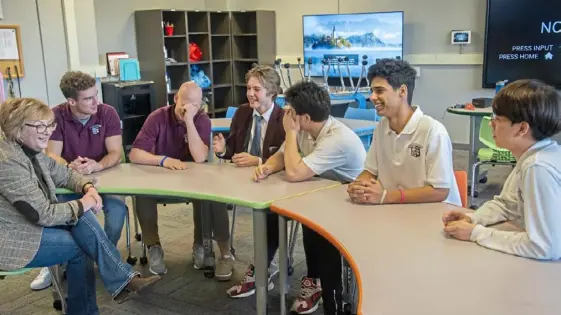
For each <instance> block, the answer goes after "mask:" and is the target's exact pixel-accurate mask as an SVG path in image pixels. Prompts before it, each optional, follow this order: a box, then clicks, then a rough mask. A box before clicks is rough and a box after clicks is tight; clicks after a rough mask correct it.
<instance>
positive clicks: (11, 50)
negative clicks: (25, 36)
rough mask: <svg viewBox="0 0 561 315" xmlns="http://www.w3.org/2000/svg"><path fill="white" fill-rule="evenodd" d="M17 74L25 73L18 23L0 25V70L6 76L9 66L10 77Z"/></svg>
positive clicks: (20, 75)
mask: <svg viewBox="0 0 561 315" xmlns="http://www.w3.org/2000/svg"><path fill="white" fill-rule="evenodd" d="M16 67H17V74H19V77H20V78H22V77H23V76H24V75H25V71H24V68H23V50H22V49H21V32H20V28H19V25H0V72H2V74H3V75H4V78H8V71H7V69H8V68H10V72H11V75H12V78H16Z"/></svg>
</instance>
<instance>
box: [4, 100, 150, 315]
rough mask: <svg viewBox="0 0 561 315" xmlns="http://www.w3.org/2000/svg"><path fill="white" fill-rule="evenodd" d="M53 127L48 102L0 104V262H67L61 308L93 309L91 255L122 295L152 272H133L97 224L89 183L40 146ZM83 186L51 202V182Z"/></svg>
mask: <svg viewBox="0 0 561 315" xmlns="http://www.w3.org/2000/svg"><path fill="white" fill-rule="evenodd" d="M55 128H56V122H55V121H54V115H53V112H52V111H51V109H50V108H49V106H47V105H46V104H44V103H42V102H41V101H39V100H36V99H32V98H15V99H10V100H8V101H6V102H5V103H4V104H2V105H1V106H0V130H1V132H0V134H1V136H0V218H1V220H0V244H2V246H0V269H1V270H14V269H19V268H24V267H27V268H36V267H48V266H52V265H58V264H63V263H67V265H68V267H67V269H66V275H67V279H68V314H98V313H99V311H98V308H97V304H96V295H95V291H96V290H95V274H94V268H93V262H95V263H96V264H97V265H98V267H99V273H100V275H101V278H102V280H103V283H104V285H105V288H106V289H107V291H108V292H109V293H110V294H111V296H113V298H114V299H115V300H116V301H117V302H119V303H122V302H124V301H125V300H127V299H128V298H129V297H130V296H131V294H133V293H138V292H139V291H140V290H142V289H145V288H146V287H148V286H149V285H151V284H153V283H154V282H155V281H157V280H158V279H159V277H157V276H154V277H150V278H141V277H140V276H139V273H138V272H136V271H134V270H132V268H131V266H130V265H128V264H126V263H124V262H122V261H121V259H120V254H119V252H118V251H117V249H116V248H115V246H114V245H113V244H112V243H111V241H109V239H108V238H107V236H106V234H105V232H104V231H103V229H102V228H101V226H100V225H99V223H98V221H97V219H96V217H95V213H97V211H99V210H100V209H101V207H102V204H101V198H100V196H99V195H98V193H97V190H96V188H95V185H94V183H93V182H92V181H91V180H90V179H89V178H86V177H84V176H82V175H80V174H78V173H77V172H75V171H73V170H72V169H70V168H67V167H66V166H64V165H62V164H58V163H56V162H55V161H54V160H53V159H51V158H50V157H48V156H47V155H46V154H45V153H44V149H45V148H46V147H47V142H48V140H49V137H50V136H51V134H52V133H53V131H54V130H55ZM59 187H60V188H67V189H70V190H72V191H74V192H77V193H81V194H83V197H82V198H81V199H79V200H73V201H69V202H64V203H59V202H58V201H57V199H56V196H55V190H56V188H59Z"/></svg>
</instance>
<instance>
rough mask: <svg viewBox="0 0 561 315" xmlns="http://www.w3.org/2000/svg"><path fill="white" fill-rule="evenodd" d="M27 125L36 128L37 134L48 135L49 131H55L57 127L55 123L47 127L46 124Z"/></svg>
mask: <svg viewBox="0 0 561 315" xmlns="http://www.w3.org/2000/svg"><path fill="white" fill-rule="evenodd" d="M25 125H26V126H28V127H35V130H37V133H47V130H50V131H54V130H55V129H56V126H57V124H56V122H53V123H51V124H49V125H45V124H39V125H33V124H25Z"/></svg>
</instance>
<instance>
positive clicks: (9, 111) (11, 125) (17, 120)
mask: <svg viewBox="0 0 561 315" xmlns="http://www.w3.org/2000/svg"><path fill="white" fill-rule="evenodd" d="M53 118H54V114H53V111H52V110H51V108H50V107H49V105H47V104H45V103H43V102H41V101H40V100H38V99H35V98H11V99H8V100H7V101H5V102H4V103H3V104H2V105H0V130H1V131H2V132H1V133H2V134H3V135H1V136H2V137H4V138H6V139H8V140H11V141H15V142H19V141H20V137H21V131H22V130H23V126H24V124H25V122H26V121H27V120H50V119H53Z"/></svg>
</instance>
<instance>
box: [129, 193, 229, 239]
mask: <svg viewBox="0 0 561 315" xmlns="http://www.w3.org/2000/svg"><path fill="white" fill-rule="evenodd" d="M175 201H176V200H173V201H171V200H170V201H169V202H170V203H171V202H175ZM158 203H165V200H162V199H156V198H149V197H136V215H137V217H138V222H139V223H140V228H141V229H142V239H143V241H144V244H145V245H146V246H148V247H149V246H152V245H156V244H160V235H159V233H158ZM192 204H193V222H194V224H195V231H194V239H195V244H198V245H202V244H203V233H202V229H201V227H202V220H201V217H202V215H201V211H202V208H203V205H209V206H208V209H210V217H211V221H212V222H211V227H212V234H213V237H214V240H215V241H216V242H228V241H229V240H230V225H229V218H228V210H227V208H226V204H223V203H218V202H214V201H202V200H194V201H192Z"/></svg>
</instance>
